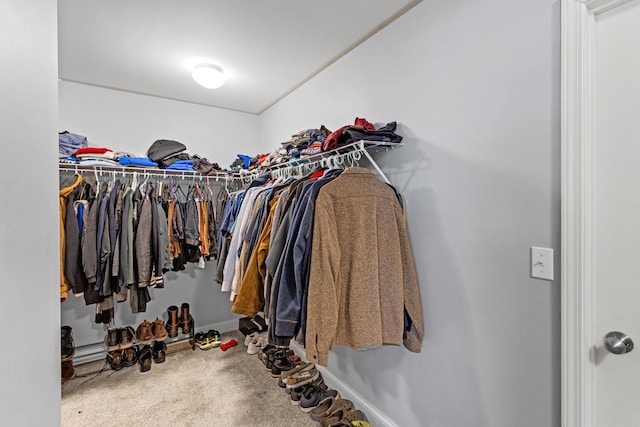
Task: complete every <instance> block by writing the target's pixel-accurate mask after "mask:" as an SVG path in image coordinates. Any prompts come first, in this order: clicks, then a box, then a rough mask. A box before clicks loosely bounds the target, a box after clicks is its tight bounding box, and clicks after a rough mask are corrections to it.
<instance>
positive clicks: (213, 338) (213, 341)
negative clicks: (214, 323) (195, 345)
mask: <svg viewBox="0 0 640 427" xmlns="http://www.w3.org/2000/svg"><path fill="white" fill-rule="evenodd" d="M207 340H208V341H209V346H210V347H211V348H216V347H220V343H221V341H220V332H219V331H216V330H215V329H210V330H209V332H207Z"/></svg>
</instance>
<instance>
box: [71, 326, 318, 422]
mask: <svg viewBox="0 0 640 427" xmlns="http://www.w3.org/2000/svg"><path fill="white" fill-rule="evenodd" d="M230 338H234V339H235V340H236V341H237V342H238V346H236V347H233V348H230V349H229V350H227V351H222V350H220V349H219V348H214V349H211V350H207V351H203V350H200V349H197V348H196V350H190V349H188V350H183V351H179V352H175V353H172V354H169V355H168V356H167V359H166V362H165V363H160V364H155V363H154V364H152V367H151V370H150V371H148V372H140V369H139V367H138V365H135V366H132V367H128V368H123V369H121V370H119V371H112V370H111V369H110V368H109V366H108V365H107V366H106V370H104V371H102V372H101V373H97V372H99V371H100V370H101V368H103V366H104V362H93V363H88V364H85V365H82V366H79V367H77V369H76V377H74V378H72V379H70V380H68V381H67V382H65V383H64V384H62V419H61V425H62V426H63V427H81V426H91V427H99V426H100V427H101V426H123V425H126V426H173V427H183V426H185V427H188V426H194V427H195V426H238V427H251V426H260V427H269V426H274V427H275V426H278V427H280V426H317V425H318V423H316V422H314V421H312V420H311V418H309V415H308V414H305V413H303V412H301V411H300V409H299V408H298V407H297V406H295V405H292V404H291V400H290V398H289V395H288V394H287V393H286V392H285V391H284V389H282V388H280V387H278V384H277V379H275V378H272V377H271V375H270V373H269V372H267V371H266V370H265V368H264V365H263V364H262V362H261V361H260V360H259V359H258V356H257V355H249V354H247V352H246V350H247V348H246V347H245V346H244V345H243V341H244V336H243V335H242V334H241V333H240V332H239V331H234V332H231V333H227V334H223V336H222V342H226V341H228V340H229V339H230ZM105 355H106V351H105Z"/></svg>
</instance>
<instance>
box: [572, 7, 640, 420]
mask: <svg viewBox="0 0 640 427" xmlns="http://www.w3.org/2000/svg"><path fill="white" fill-rule="evenodd" d="M571 1H574V0H571ZM565 5H567V4H566V3H565ZM567 6H568V7H571V8H573V12H570V13H574V12H575V14H576V15H575V17H576V18H577V19H576V23H577V25H578V26H580V27H581V28H580V29H575V28H574V30H576V31H577V32H578V33H579V34H580V37H581V39H580V40H574V42H575V45H573V46H572V45H571V43H567V44H565V46H564V47H565V53H564V55H565V59H567V58H571V55H572V53H571V52H570V51H571V49H575V50H577V52H574V53H573V54H575V56H574V57H573V59H576V64H575V65H576V69H575V70H574V71H576V73H577V75H576V80H575V82H571V78H570V77H571V76H570V75H567V74H565V76H564V77H565V78H564V84H565V89H568V88H567V86H571V85H573V84H575V85H577V86H573V89H577V96H576V98H575V99H573V102H574V103H573V104H571V102H572V101H569V100H565V101H566V102H565V104H564V106H565V108H566V110H565V114H566V116H565V118H566V119H569V120H568V121H565V123H564V124H565V125H566V126H567V128H566V129H565V133H564V137H565V139H564V141H563V144H565V149H566V148H570V149H569V150H565V152H564V156H565V157H567V156H573V159H568V158H565V159H563V161H564V165H565V170H564V171H563V174H564V173H573V175H571V176H564V178H565V184H566V185H564V186H563V208H564V209H563V228H564V227H567V228H569V230H563V238H567V239H568V241H567V242H565V243H566V246H565V245H564V244H563V250H566V251H567V253H566V254H564V256H563V260H564V261H565V262H563V268H564V269H566V270H568V271H564V272H563V279H566V281H565V282H563V286H564V287H565V289H564V292H563V297H564V298H565V301H563V310H567V312H565V313H563V319H564V321H565V322H564V323H565V326H564V330H563V332H564V336H563V341H564V342H563V344H564V345H565V348H564V352H563V371H564V372H563V376H564V380H565V382H568V383H566V384H565V387H563V393H566V394H571V393H573V394H574V395H573V396H570V395H564V396H563V397H564V399H563V404H564V405H566V406H565V407H564V408H563V414H564V420H563V421H564V423H563V425H564V426H565V427H570V426H571V427H573V426H576V427H577V426H581V427H582V426H594V427H640V347H639V348H635V350H634V349H633V347H634V341H635V344H638V345H640V0H631V1H629V0H626V1H605V0H590V1H586V2H585V1H582V2H580V3H578V4H576V3H575V2H574V4H573V5H567ZM565 12H568V11H565ZM565 23H566V21H565ZM563 29H566V28H563ZM565 42H567V40H566V39H565ZM570 67H571V66H569V65H568V66H567V67H566V69H565V71H567V69H570ZM570 93H571V89H568V91H567V92H565V95H568V96H569V95H570ZM572 109H573V110H574V111H571V110H572ZM572 115H573V116H572ZM571 117H573V118H574V119H576V120H577V122H573V123H572V122H571ZM572 125H573V127H572ZM567 131H569V132H571V131H574V132H575V134H567ZM569 139H572V141H569ZM571 150H574V151H573V152H572V151H571ZM572 162H573V163H572ZM567 166H568V167H567ZM572 167H573V169H572ZM572 203H573V204H575V206H573V207H570V206H569V204H572ZM570 212H572V213H573V214H575V215H574V216H572V215H571V214H570V215H568V216H566V215H567V214H568V213H570ZM572 239H573V241H572ZM569 300H573V301H569ZM572 322H574V324H572ZM571 334H575V335H574V336H573V337H572V336H571ZM607 334H608V336H609V338H608V339H606V340H605V339H604V338H605V336H607ZM571 381H573V384H572V383H571Z"/></svg>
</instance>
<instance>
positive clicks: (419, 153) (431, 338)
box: [261, 0, 560, 427]
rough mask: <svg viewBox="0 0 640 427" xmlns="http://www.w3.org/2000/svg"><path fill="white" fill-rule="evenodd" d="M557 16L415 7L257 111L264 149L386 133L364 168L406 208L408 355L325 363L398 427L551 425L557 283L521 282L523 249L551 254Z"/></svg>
mask: <svg viewBox="0 0 640 427" xmlns="http://www.w3.org/2000/svg"><path fill="white" fill-rule="evenodd" d="M559 13H560V4H559V2H558V1H547V2H544V1H543V2H541V1H532V0H514V1H510V2H505V1H498V0H483V1H472V0H450V1H446V2H445V1H434V0H425V1H423V2H422V3H420V4H419V5H418V6H416V7H415V8H414V9H412V10H411V11H409V12H408V13H407V14H406V15H404V16H402V17H401V18H399V19H398V20H397V21H395V22H394V23H393V24H391V25H390V26H389V27H387V28H385V29H384V30H382V31H381V32H380V33H378V34H377V35H376V36H375V37H373V38H372V39H370V40H368V41H367V42H365V43H364V44H362V45H361V46H359V47H358V48H357V49H356V50H355V51H353V52H351V53H350V54H349V55H347V56H346V57H344V58H342V59H341V60H340V61H338V62H337V63H335V64H334V65H332V66H331V67H330V68H329V69H327V70H326V71H324V72H322V73H320V74H319V75H318V76H316V77H315V78H314V79H313V80H311V81H309V82H308V83H307V84H305V85H304V86H302V87H301V88H299V89H298V90H296V91H295V92H294V93H292V94H291V95H290V96H288V97H287V98H285V99H284V100H282V101H281V102H280V103H278V104H276V105H275V106H273V107H272V108H270V109H269V110H268V111H266V112H265V113H264V114H263V115H262V116H261V122H262V133H263V140H264V141H265V142H268V143H270V144H271V143H273V142H275V141H281V140H284V139H286V137H287V136H288V135H289V134H291V133H295V132H296V131H297V130H300V129H305V128H309V127H316V126H319V125H320V124H321V123H323V124H325V125H326V126H328V127H329V128H330V129H335V128H337V127H339V126H341V125H343V124H348V123H352V121H353V119H354V117H355V116H356V115H357V116H360V117H366V118H367V119H369V120H370V121H373V122H377V123H382V122H387V121H392V120H397V121H398V122H399V123H400V128H399V133H400V134H402V135H403V136H404V137H405V140H404V141H405V143H406V146H405V147H403V148H401V149H398V150H395V151H391V152H387V153H381V154H380V155H378V160H379V162H380V164H381V165H383V169H384V170H385V172H386V173H387V175H388V176H389V177H390V179H391V181H392V182H393V183H394V184H395V185H396V186H397V187H398V188H399V189H400V191H401V192H402V193H403V194H404V195H405V196H406V199H407V217H408V222H409V230H410V233H411V238H412V243H413V249H414V255H415V260H416V263H417V265H418V273H419V279H420V284H421V292H422V301H423V307H424V313H425V322H424V323H425V331H426V332H425V335H426V336H425V339H424V343H423V351H422V353H420V354H413V353H410V352H408V351H407V350H405V349H403V348H397V347H387V348H383V349H381V350H376V351H371V352H364V353H358V352H355V351H353V350H351V349H347V348H344V347H337V348H336V349H335V350H334V351H332V352H331V354H330V357H329V359H330V360H329V370H330V372H331V373H332V374H334V375H335V376H336V377H337V378H339V379H341V380H343V381H344V383H345V384H348V385H349V386H350V387H351V388H352V389H353V390H354V391H356V392H357V393H359V394H361V395H362V396H364V397H365V398H366V399H368V400H369V401H370V402H371V403H372V404H373V405H374V406H375V407H376V408H378V409H379V410H380V411H382V412H383V413H384V414H386V415H387V416H388V417H389V418H390V419H392V420H393V421H394V422H395V423H396V424H397V425H399V426H403V427H407V426H430V427H439V426H443V427H444V426H446V427H469V426H474V427H514V426H518V427H540V426H558V425H560V407H559V402H560V379H559V378H560V375H559V374H560V345H559V331H560V308H559V301H560V288H559V286H560V283H559V280H556V281H555V282H548V281H542V280H537V279H531V278H530V277H529V248H530V246H544V247H553V248H555V249H556V255H558V250H559V235H560V228H559V219H560V198H559V192H560V185H559V171H560V169H559V159H560V128H559V120H560V114H559V103H560V98H559V78H560V64H559V58H560V52H559V45H560V41H559V34H560V24H559ZM556 261H558V258H557V256H556ZM556 265H558V262H556ZM556 278H559V274H558V271H556Z"/></svg>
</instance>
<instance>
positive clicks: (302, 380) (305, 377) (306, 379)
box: [287, 368, 320, 388]
mask: <svg viewBox="0 0 640 427" xmlns="http://www.w3.org/2000/svg"><path fill="white" fill-rule="evenodd" d="M319 377H320V371H318V370H317V369H316V368H311V369H309V370H307V371H302V372H297V373H295V374H293V375H291V376H289V378H288V379H287V388H296V387H300V386H302V385H305V384H309V383H311V382H313V381H315V380H316V379H318V378H319Z"/></svg>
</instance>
